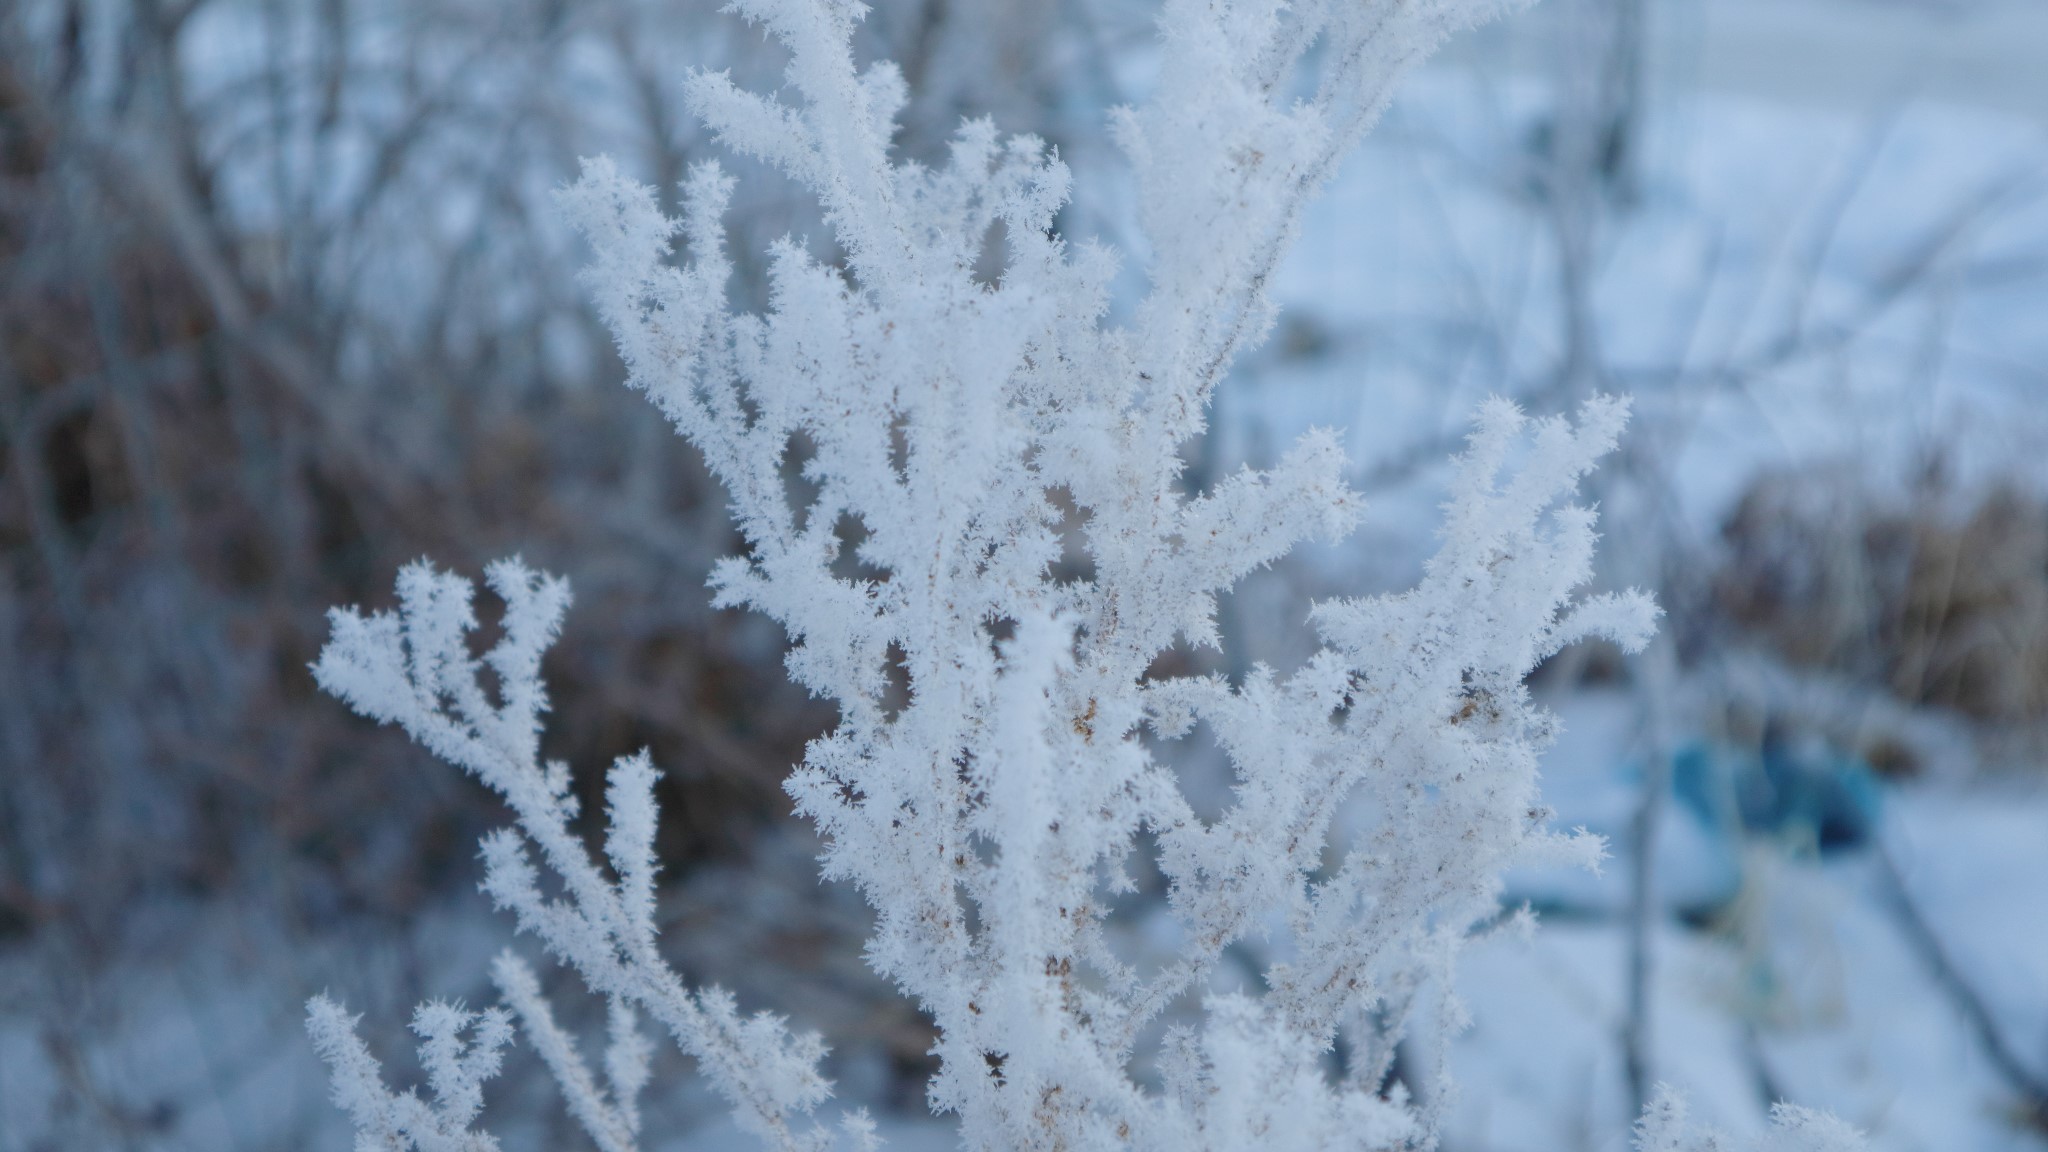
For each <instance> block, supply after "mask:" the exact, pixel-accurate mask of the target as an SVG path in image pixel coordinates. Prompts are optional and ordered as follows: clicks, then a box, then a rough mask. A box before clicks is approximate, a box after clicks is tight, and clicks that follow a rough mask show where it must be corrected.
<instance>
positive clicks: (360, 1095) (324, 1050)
mask: <svg viewBox="0 0 2048 1152" xmlns="http://www.w3.org/2000/svg"><path fill="white" fill-rule="evenodd" d="M472 1025H473V1026H474V1032H473V1033H472V1035H471V1038H470V1039H469V1040H467V1041H465V1040H463V1039H462V1036H461V1034H462V1033H463V1032H464V1031H466V1030H469V1029H470V1028H471V1027H472ZM412 1027H413V1031H414V1032H415V1033H416V1034H418V1036H419V1037H420V1047H419V1052H420V1065H421V1066H422V1067H423V1068H425V1069H426V1071H427V1083H428V1084H429V1085H430V1086H431V1087H432V1088H433V1092H434V1101H435V1102H434V1103H433V1104H428V1103H427V1102H425V1101H423V1100H421V1099H420V1098H419V1096H418V1094H416V1093H413V1092H406V1093H404V1094H402V1095H394V1094H393V1093H391V1092H390V1091H389V1090H388V1089H386V1088H385V1087H384V1077H383V1070H382V1069H381V1068H380V1067H379V1066H378V1064H377V1060H376V1058H375V1057H373V1056H371V1055H370V1050H369V1049H368V1048H366V1047H364V1045H363V1042H362V1040H361V1039H360V1038H358V1037H357V1036H356V1017H353V1016H350V1015H349V1014H348V1012H347V1010H345V1009H344V1008H342V1007H341V1005H339V1004H336V1003H335V1002H334V1001H332V1000H329V999H328V998H327V997H325V996H315V997H314V998H313V999H312V1000H311V1001H310V1002H309V1003H308V1004H307V1005H306V1031H307V1032H308V1033H309V1034H310V1035H311V1036H312V1037H313V1047H314V1050H315V1051H317V1052H319V1054H320V1058H321V1059H322V1060H325V1061H326V1062H327V1068H328V1074H329V1078H330V1079H331V1081H332V1082H333V1085H334V1102H335V1103H336V1104H338V1105H340V1106H341V1107H342V1108H343V1109H344V1110H346V1111H347V1112H348V1114H349V1116H350V1118H351V1119H353V1120H354V1121H355V1125H356V1132H357V1133H358V1136H359V1139H358V1142H357V1147H359V1148H364V1149H371V1148H374V1149H380V1150H388V1152H408V1150H409V1149H416V1150H417V1152H497V1148H498V1142H497V1141H496V1140H494V1139H492V1138H491V1137H490V1136H489V1135H487V1134H485V1133H481V1132H472V1131H470V1130H469V1126H470V1124H471V1123H472V1122H473V1121H474V1120H475V1119H476V1116H477V1113H478V1112H480V1111H482V1109H483V1085H484V1082H485V1081H487V1080H489V1079H490V1078H491V1077H493V1076H496V1075H497V1074H498V1064H499V1061H500V1059H501V1058H502V1056H503V1052H504V1048H505V1045H506V1044H507V1043H509V1042H510V1041H511V1039H512V1022H511V1019H510V1017H508V1016H507V1015H506V1014H505V1012H504V1010H502V1009H498V1008H492V1009H489V1010H487V1011H485V1012H483V1013H481V1014H479V1013H474V1012H465V1011H463V1010H461V1009H459V1008H454V1007H451V1006H449V1005H446V1004H440V1003H428V1004H422V1005H420V1007H419V1010H418V1011H417V1012H416V1013H414V1015H413V1024H412Z"/></svg>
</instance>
